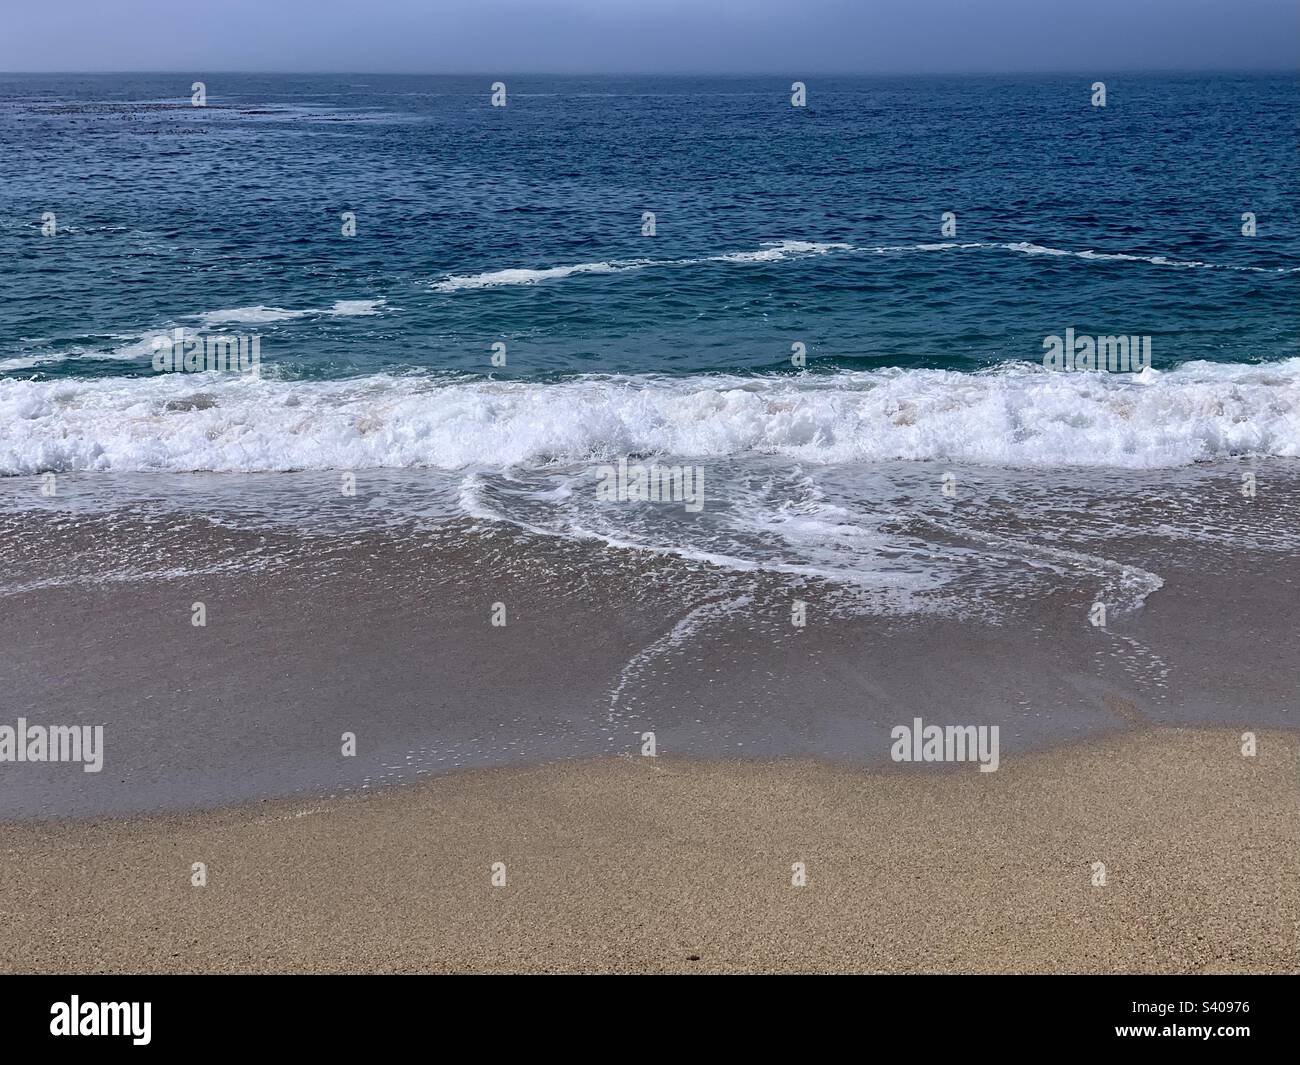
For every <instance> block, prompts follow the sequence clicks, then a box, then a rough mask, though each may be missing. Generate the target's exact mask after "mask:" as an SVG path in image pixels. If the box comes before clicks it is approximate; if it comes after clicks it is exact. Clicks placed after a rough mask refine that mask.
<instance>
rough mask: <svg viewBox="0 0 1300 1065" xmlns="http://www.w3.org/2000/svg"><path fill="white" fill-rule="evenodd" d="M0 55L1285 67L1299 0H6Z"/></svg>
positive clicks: (753, 68)
mask: <svg viewBox="0 0 1300 1065" xmlns="http://www.w3.org/2000/svg"><path fill="white" fill-rule="evenodd" d="M4 23H5V25H4V28H3V31H0V70H3V71H32V70H37V71H39V70H45V71H91V70H115V71H116V70H123V71H125V70H131V71H135V70H161V71H183V72H187V73H188V72H191V71H193V72H195V73H201V72H206V71H226V70H231V71H233V70H262V71H350V72H366V73H371V72H375V73H378V72H385V71H392V72H409V73H502V74H505V73H533V72H536V73H599V72H611V73H617V72H692V73H770V74H781V75H792V76H793V75H804V74H816V73H836V72H843V73H873V72H881V73H898V72H912V71H925V72H942V71H1049V72H1050V71H1056V70H1059V71H1063V72H1065V71H1068V72H1075V71H1084V72H1114V71H1123V70H1142V69H1170V68H1185V69H1202V68H1219V69H1222V68H1240V69H1260V68H1269V69H1296V68H1297V67H1300V3H1297V0H210V2H199V0H5V14H4Z"/></svg>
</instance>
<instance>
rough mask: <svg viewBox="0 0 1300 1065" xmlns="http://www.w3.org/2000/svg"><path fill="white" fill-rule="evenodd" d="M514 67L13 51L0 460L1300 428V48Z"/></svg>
mask: <svg viewBox="0 0 1300 1065" xmlns="http://www.w3.org/2000/svg"><path fill="white" fill-rule="evenodd" d="M505 81H506V94H507V95H506V105H505V106H504V107H497V106H493V104H492V98H491V97H492V80H491V79H489V78H486V77H485V78H468V77H434V76H427V77H415V76H410V77H408V76H370V75H354V76H335V75H331V76H324V75H322V76H264V75H209V76H207V78H206V80H205V86H206V106H203V107H196V106H193V105H192V101H191V96H190V93H191V91H192V84H191V82H192V77H191V76H189V75H186V76H181V75H174V76H168V75H148V76H142V75H95V76H87V75H77V76H68V75H65V76H52V75H40V76H37V75H6V76H3V77H0V158H2V159H3V170H4V177H5V180H4V181H3V183H0V261H2V262H3V263H4V269H3V272H2V273H0V472H3V473H6V474H22V473H33V472H40V471H44V470H65V471H73V470H119V471H137V472H138V471H177V472H185V471H193V470H216V471H238V470H243V471H251V470H265V471H274V470H280V469H302V468H321V469H332V468H339V467H344V468H364V467H370V468H374V467H438V468H450V469H460V468H464V467H466V466H468V465H472V464H475V463H484V462H485V463H488V464H495V465H498V466H510V465H514V464H520V463H522V464H527V465H532V466H537V465H543V466H544V465H547V464H550V463H556V462H564V461H568V462H582V461H587V460H590V459H598V458H600V459H603V458H609V457H612V456H615V455H619V454H628V453H658V454H664V455H678V456H683V457H691V456H695V457H708V458H720V457H737V456H742V455H746V454H757V455H764V456H777V457H780V458H782V459H797V460H799V461H804V462H812V463H845V462H849V463H853V462H858V463H861V462H864V461H868V462H869V461H878V460H913V459H926V458H930V459H940V460H945V461H971V462H983V463H1006V464H1012V465H1014V464H1033V465H1045V466H1059V465H1069V464H1073V463H1077V462H1079V461H1087V462H1090V463H1098V462H1100V463H1102V464H1112V465H1118V466H1134V467H1152V466H1161V465H1182V464H1186V463H1188V462H1194V461H1199V460H1203V459H1212V458H1223V457H1237V456H1242V455H1265V456H1293V455H1296V454H1300V413H1298V412H1300V361H1297V360H1296V358H1295V357H1296V356H1297V354H1298V353H1300V348H1298V344H1297V336H1298V334H1297V329H1296V325H1297V318H1298V317H1300V302H1298V301H1297V295H1300V235H1297V233H1296V230H1295V227H1294V225H1293V223H1292V213H1293V212H1292V208H1293V205H1294V203H1295V202H1296V201H1297V193H1298V192H1300V170H1298V169H1297V167H1296V166H1295V159H1294V149H1293V144H1292V141H1293V138H1294V133H1295V114H1296V105H1297V103H1300V77H1297V76H1296V75H1295V74H1293V73H1287V74H1276V75H1232V74H1213V75H1191V74H1188V75H1159V76H1156V75H1130V76H1117V77H1113V78H1108V79H1106V93H1107V100H1106V106H1105V107H1098V106H1094V104H1093V89H1092V84H1091V79H1088V78H1082V77H1070V76H1053V77H1041V76H1035V77H944V78H934V77H916V78H826V79H812V80H811V81H810V82H809V83H808V85H807V92H808V96H807V104H806V106H803V107H796V106H792V103H791V84H790V82H789V81H788V80H787V79H784V78H739V77H727V78H685V77H656V78H646V77H605V78H566V77H518V78H506V79H505ZM946 212H951V213H952V216H954V218H955V226H956V229H955V232H954V231H952V230H951V229H950V230H948V231H945V230H944V229H943V228H942V226H943V221H944V217H945V213H946ZM1247 212H1250V213H1251V214H1253V216H1254V217H1255V218H1256V219H1257V232H1256V233H1255V234H1254V235H1244V234H1243V230H1242V227H1243V221H1242V218H1243V215H1244V214H1245V213H1247ZM648 214H649V215H653V234H652V235H651V234H650V233H649V232H648V229H649V228H650V227H648V226H647V224H646V222H647V217H648ZM348 219H354V220H355V233H354V234H353V235H346V234H345V232H344V230H345V226H346V222H347V220H348ZM178 329H179V330H182V331H183V333H184V335H186V336H188V337H190V338H193V337H196V336H197V337H200V338H203V337H208V338H211V337H212V336H214V335H217V336H222V335H234V336H236V337H240V338H243V339H244V340H245V341H246V342H249V343H251V338H253V337H255V338H256V339H257V343H258V345H259V348H258V350H259V353H260V370H261V373H260V376H259V377H258V378H257V379H256V380H250V379H247V378H245V377H241V376H240V375H231V374H224V375H221V374H207V375H202V374H199V375H196V374H160V373H158V372H157V367H156V366H155V365H154V360H153V353H154V345H155V344H156V343H157V338H159V337H160V336H174V335H175V331H176V330H178ZM1067 329H1073V330H1074V331H1075V332H1076V334H1085V335H1097V336H1105V335H1132V336H1147V337H1150V338H1151V345H1152V349H1151V351H1152V362H1153V366H1154V370H1153V371H1149V372H1148V373H1147V374H1145V375H1144V376H1142V377H1140V378H1139V377H1136V376H1135V375H1131V374H1120V375H1117V374H1101V375H1097V374H1065V375H1063V374H1051V375H1047V374H1046V371H1043V370H1042V369H1041V366H1040V364H1041V360H1042V357H1043V351H1044V348H1043V345H1044V339H1045V338H1046V337H1050V336H1060V335H1063V334H1064V333H1065V331H1066V330H1067ZM796 345H800V346H801V347H796ZM494 351H495V353H496V354H497V356H498V360H497V362H496V363H494V362H493V354H494ZM797 351H803V352H806V364H805V365H798V364H795V363H794V362H792V359H791V356H792V353H795V352H797ZM502 354H504V361H503V362H502V361H501V359H500V356H501V355H502Z"/></svg>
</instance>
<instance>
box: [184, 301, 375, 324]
mask: <svg viewBox="0 0 1300 1065" xmlns="http://www.w3.org/2000/svg"><path fill="white" fill-rule="evenodd" d="M385 303H386V301H385V300H382V299H373V300H336V301H335V303H334V304H333V306H330V307H309V308H306V309H302V310H288V309H286V308H284V307H266V306H263V305H262V304H260V303H259V304H258V305H257V306H256V307H232V308H229V309H228V310H221V311H204V312H202V313H201V314H196V315H194V317H195V318H197V319H198V320H199V321H200V322H202V323H203V324H204V325H205V326H214V325H226V324H245V325H259V324H261V323H264V322H285V321H290V320H292V319H295V318H355V317H362V316H365V315H370V314H379V313H380V311H381V310H382V308H383V307H384V306H385Z"/></svg>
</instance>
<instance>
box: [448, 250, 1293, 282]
mask: <svg viewBox="0 0 1300 1065" xmlns="http://www.w3.org/2000/svg"><path fill="white" fill-rule="evenodd" d="M972 249H996V250H1001V251H1012V252H1017V253H1019V254H1022V255H1052V256H1057V257H1062V258H1077V259H1085V260H1095V261H1101V262H1135V263H1148V264H1150V265H1152V266H1171V267H1177V268H1179V269H1203V270H1239V271H1245V272H1249V273H1261V274H1273V273H1280V274H1290V273H1297V272H1300V267H1289V266H1242V265H1232V264H1224V263H1207V262H1201V261H1200V260H1196V259H1171V258H1169V257H1168V256H1165V255H1135V254H1130V253H1128V252H1102V251H1094V250H1092V249H1083V250H1072V249H1069V248H1053V247H1048V246H1047V245H1044V244H1034V243H1031V242H1029V241H1013V242H1010V243H992V244H991V243H978V242H976V243H958V242H956V241H941V242H938V243H923V244H880V245H869V246H868V245H857V244H847V243H843V242H827V241H811V240H778V241H768V242H767V243H765V244H763V245H762V246H761V247H759V248H757V249H754V250H752V251H733V252H727V253H725V254H723V255H709V256H705V257H703V258H695V259H621V260H620V259H613V260H600V261H597V262H590V263H575V264H573V265H571V266H550V267H545V268H542V269H523V268H514V269H506V270H491V271H488V272H487V273H481V274H452V275H450V276H448V277H444V278H442V279H441V280H438V281H435V282H433V285H432V287H433V289H434V291H435V292H460V291H462V290H465V289H483V288H498V287H501V286H509V285H534V284H537V283H538V282H541V281H561V280H563V279H564V278H566V277H573V276H574V275H577V274H621V273H626V272H628V271H632V270H644V269H646V268H647V267H683V266H698V265H700V264H703V263H737V264H743V263H770V262H780V261H782V260H785V259H794V258H804V257H807V256H813V255H829V254H833V253H847V254H875V255H890V254H900V253H907V252H950V251H969V250H972Z"/></svg>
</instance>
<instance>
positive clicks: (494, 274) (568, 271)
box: [433, 240, 853, 292]
mask: <svg viewBox="0 0 1300 1065" xmlns="http://www.w3.org/2000/svg"><path fill="white" fill-rule="evenodd" d="M852 247H853V246H852V245H851V244H828V243H820V242H817V241H811V240H774V241H768V242H766V243H764V244H762V245H761V246H760V247H758V248H757V249H755V250H753V251H734V252H727V253H726V254H725V255H709V256H705V257H704V258H696V259H613V260H599V261H597V262H591V263H575V264H574V265H573V266H551V267H547V268H545V269H541V270H526V269H510V270H491V271H489V272H487V273H483V274H463V275H460V274H452V275H450V276H448V277H445V278H443V279H442V280H440V281H435V282H434V283H433V290H434V291H435V292H460V291H461V290H463V289H476V288H497V287H499V286H501V285H535V284H537V282H539V281H558V280H562V279H563V278H566V277H572V276H573V275H575V274H621V273H626V272H627V271H629V270H644V269H646V268H648V267H670V266H698V265H699V264H701V263H759V262H761V263H770V262H779V261H781V260H782V259H790V258H795V257H803V256H808V255H825V254H827V253H828V252H832V251H848V250H850V249H851V248H852Z"/></svg>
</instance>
